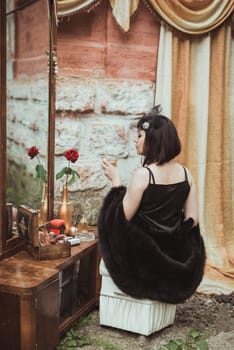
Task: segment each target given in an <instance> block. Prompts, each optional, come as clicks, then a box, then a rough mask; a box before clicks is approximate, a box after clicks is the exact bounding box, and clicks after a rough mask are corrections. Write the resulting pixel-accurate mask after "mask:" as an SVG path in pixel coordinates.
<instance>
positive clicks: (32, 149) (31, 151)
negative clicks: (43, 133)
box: [28, 146, 39, 159]
mask: <svg viewBox="0 0 234 350" xmlns="http://www.w3.org/2000/svg"><path fill="white" fill-rule="evenodd" d="M38 154H39V150H38V148H37V147H36V146H32V147H30V148H28V155H29V157H30V158H31V159H33V158H35V157H36V156H37V155H38Z"/></svg>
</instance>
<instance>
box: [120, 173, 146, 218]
mask: <svg viewBox="0 0 234 350" xmlns="http://www.w3.org/2000/svg"><path fill="white" fill-rule="evenodd" d="M148 183H149V173H148V171H147V170H146V169H145V168H139V169H137V170H135V171H134V173H133V175H132V179H131V181H130V184H129V186H128V188H127V192H126V193H125V196H124V198H123V209H124V214H125V218H126V220H131V219H132V218H133V216H134V215H135V214H136V211H137V209H138V208H139V205H140V202H141V198H142V196H143V192H144V190H145V189H146V187H147V186H148Z"/></svg>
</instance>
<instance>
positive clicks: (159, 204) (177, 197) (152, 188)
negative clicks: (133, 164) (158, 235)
mask: <svg viewBox="0 0 234 350" xmlns="http://www.w3.org/2000/svg"><path fill="white" fill-rule="evenodd" d="M183 168H184V173H185V179H184V181H181V182H177V183H173V184H166V185H164V184H157V183H156V182H155V178H154V175H153V173H152V171H151V169H150V168H148V167H146V169H147V170H148V171H149V184H148V186H147V188H146V189H145V191H144V194H143V196H142V200H141V203H140V206H139V209H138V212H137V214H136V217H135V220H136V221H138V220H139V222H142V223H144V227H145V228H146V229H148V230H149V231H155V230H156V231H157V232H167V233H169V232H175V231H178V230H180V228H181V225H182V223H183V220H184V212H183V207H184V203H185V201H186V199H187V197H188V194H189V191H190V185H189V182H188V175H187V171H186V169H185V167H183ZM135 220H134V221H135Z"/></svg>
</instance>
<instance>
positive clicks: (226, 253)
mask: <svg viewBox="0 0 234 350" xmlns="http://www.w3.org/2000/svg"><path fill="white" fill-rule="evenodd" d="M168 42H170V45H168ZM233 55H234V40H233V38H232V36H231V26H230V24H229V23H225V24H223V25H222V26H221V27H220V28H219V30H216V31H215V32H214V33H210V34H209V35H207V36H205V37H202V38H196V39H193V40H192V39H189V38H188V37H187V38H182V37H181V36H178V35H177V34H176V33H175V32H173V31H171V30H170V29H169V28H166V27H164V26H161V31H160V44H159V59H158V68H157V76H158V77H159V79H157V85H156V90H158V91H157V93H156V103H161V101H163V108H164V107H165V109H166V110H167V111H168V112H170V115H171V116H172V118H173V120H174V122H175V124H176V125H177V127H178V131H179V134H180V137H181V140H182V146H183V147H182V148H183V153H182V155H181V156H180V159H179V160H180V161H181V162H182V163H184V164H185V165H187V166H188V167H189V168H190V169H191V171H192V173H193V175H194V177H195V180H196V184H197V192H198V197H199V216H200V226H201V231H202V234H203V236H204V239H205V244H206V250H207V264H206V272H205V276H204V279H203V282H202V284H201V286H200V291H203V292H207V293H225V294H228V293H230V292H232V291H233V290H234V187H233V181H234V151H233V149H234V147H233V143H234V141H233V139H234V113H233V112H234V108H233V103H234V99H233V82H234V80H233V78H234V77H233V70H234V68H233V60H234V57H233ZM161 56H162V57H167V56H168V57H170V62H169V61H167V67H166V68H165V60H163V59H162V58H161ZM162 71H164V74H163V78H164V79H163V78H162V77H161V76H160V74H161V72H162ZM165 80H166V81H167V82H169V85H170V86H167V84H165ZM165 86H166V89H165ZM163 89H165V91H166V92H165V94H164V92H163V91H162V90H163Z"/></svg>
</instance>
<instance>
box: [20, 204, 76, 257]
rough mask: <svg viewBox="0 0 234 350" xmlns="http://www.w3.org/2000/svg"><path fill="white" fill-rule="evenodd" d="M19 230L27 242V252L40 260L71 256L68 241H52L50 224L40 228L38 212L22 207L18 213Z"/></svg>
mask: <svg viewBox="0 0 234 350" xmlns="http://www.w3.org/2000/svg"><path fill="white" fill-rule="evenodd" d="M16 223H17V230H18V234H19V236H20V237H22V238H23V239H24V241H25V246H26V250H27V251H28V252H29V253H30V254H31V255H32V256H33V257H35V258H36V259H38V260H49V259H60V258H66V257H68V256H70V255H71V244H70V243H69V242H67V241H64V242H63V241H60V240H58V241H56V240H54V239H51V240H50V226H49V223H47V224H45V225H43V226H39V224H38V211H36V210H33V209H31V208H29V207H27V206H25V205H21V206H20V207H19V209H18V211H17V218H16Z"/></svg>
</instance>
